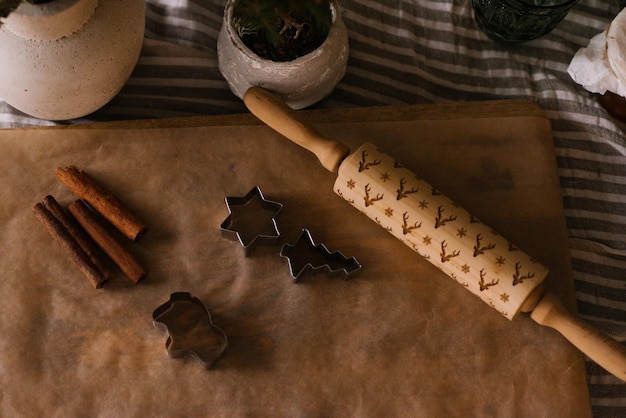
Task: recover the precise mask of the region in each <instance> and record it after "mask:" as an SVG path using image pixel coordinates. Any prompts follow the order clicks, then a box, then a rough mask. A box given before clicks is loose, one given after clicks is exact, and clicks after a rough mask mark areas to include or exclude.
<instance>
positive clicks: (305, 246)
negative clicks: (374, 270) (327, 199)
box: [280, 228, 361, 282]
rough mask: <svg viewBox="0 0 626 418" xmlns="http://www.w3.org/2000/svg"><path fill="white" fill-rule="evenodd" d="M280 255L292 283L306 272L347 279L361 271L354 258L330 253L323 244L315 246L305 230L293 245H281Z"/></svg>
mask: <svg viewBox="0 0 626 418" xmlns="http://www.w3.org/2000/svg"><path fill="white" fill-rule="evenodd" d="M280 255H281V256H282V257H284V258H286V259H287V260H288V262H289V272H290V273H291V277H292V278H293V279H294V282H297V281H298V280H300V278H301V277H302V275H304V274H305V273H307V272H314V273H315V272H324V273H326V274H327V275H329V276H335V275H338V276H341V277H343V278H344V279H349V278H352V277H354V276H356V274H357V273H358V272H359V271H360V270H361V264H360V263H359V262H358V261H357V259H356V258H354V257H350V258H347V257H345V256H344V255H343V254H342V253H341V252H339V251H334V252H330V251H329V250H328V248H327V247H326V246H325V245H324V244H316V243H315V242H314V241H313V237H312V236H311V232H310V231H309V230H308V229H306V228H305V229H302V232H301V233H300V236H299V237H298V239H297V240H296V241H295V243H293V244H285V245H283V248H282V250H281V251H280Z"/></svg>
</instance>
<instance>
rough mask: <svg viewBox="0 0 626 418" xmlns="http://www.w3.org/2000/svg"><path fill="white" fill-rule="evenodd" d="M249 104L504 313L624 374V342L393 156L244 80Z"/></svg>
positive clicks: (349, 195) (346, 190)
mask: <svg viewBox="0 0 626 418" xmlns="http://www.w3.org/2000/svg"><path fill="white" fill-rule="evenodd" d="M243 100H244V103H245V104H246V106H247V107H248V109H249V110H250V111H251V112H252V113H253V114H254V115H255V116H257V117H258V118H259V119H260V120H262V121H263V122H265V123H266V124H267V125H268V126H270V127H271V128H273V129H274V130H276V131H277V132H279V133H280V134H282V135H284V136H285V137H287V138H288V139H290V140H291V141H293V142H295V143H296V144H298V145H300V146H302V147H304V148H306V149H308V150H309V151H311V152H313V153H314V154H315V155H316V156H317V158H318V159H319V160H320V162H321V163H322V165H323V166H324V167H325V168H326V169H328V170H329V171H331V172H338V176H337V180H336V181H335V185H334V190H335V192H336V193H337V194H338V195H339V196H341V197H343V198H344V199H345V200H347V201H348V202H349V203H350V204H352V205H353V206H354V207H356V208H357V209H358V210H359V211H361V212H362V213H364V214H365V215H367V216H368V217H369V218H370V219H372V220H374V221H375V222H376V223H378V224H379V225H380V226H381V227H383V228H384V229H386V230H387V231H389V232H390V233H391V234H392V235H394V236H395V237H396V238H398V239H400V240H401V241H402V242H404V243H405V244H406V245H408V246H409V247H410V248H411V249H413V251H415V252H416V253H418V254H420V255H422V256H423V257H424V258H426V259H427V260H428V261H430V262H431V263H432V264H433V265H435V266H436V267H437V268H439V269H440V270H441V271H443V272H444V273H446V274H447V275H448V276H450V277H451V278H452V279H454V280H455V281H457V282H458V283H460V284H461V285H462V286H464V287H465V288H467V289H468V290H469V291H470V292H472V293H473V294H474V295H476V296H478V297H479V298H481V299H482V300H483V301H484V302H486V303H487V304H489V305H490V306H491V307H492V308H494V309H495V310H497V311H498V312H500V313H501V314H502V315H504V316H505V317H507V318H509V319H513V318H515V316H516V315H517V314H518V313H519V312H531V314H530V317H531V318H532V319H533V320H534V321H536V322H537V323H539V324H542V325H545V326H549V327H551V328H554V329H556V330H557V331H559V332H560V333H561V334H563V336H565V338H567V339H568V340H569V341H570V342H571V343H572V344H573V345H575V346H576V347H577V348H578V349H579V350H581V351H582V352H583V353H585V354H586V355H587V356H588V357H589V358H591V359H592V360H594V361H595V362H596V363H598V364H599V365H601V366H602V367H604V368H605V369H606V370H607V371H609V372H611V373H612V374H614V375H615V376H617V377H618V378H620V379H622V380H624V381H626V347H624V346H622V345H621V344H620V343H619V342H618V341H616V340H614V339H612V338H611V337H609V336H608V335H606V334H604V333H602V332H600V331H599V330H597V329H596V328H594V327H592V326H591V325H589V324H587V323H586V322H584V321H582V320H580V319H578V318H577V317H574V316H573V315H571V314H570V313H569V312H568V311H567V310H566V309H565V308H564V307H563V306H562V305H561V303H560V302H559V301H558V299H557V298H556V297H555V296H553V295H552V294H549V293H545V292H544V291H543V288H542V285H541V283H542V281H543V280H544V279H545V277H546V275H547V274H548V270H547V269H546V268H545V267H544V266H542V265H541V264H540V263H539V262H537V261H536V260H533V258H532V257H530V256H528V255H527V254H525V253H524V252H523V251H521V250H519V249H518V248H517V247H515V246H514V245H513V244H511V243H510V242H509V241H507V240H506V239H505V238H503V237H502V236H500V235H498V234H497V233H495V232H494V231H493V230H492V229H491V228H489V227H488V226H487V225H485V224H483V223H481V222H480V221H479V220H478V219H476V218H475V217H473V216H472V215H471V214H469V213H468V212H467V211H465V210H464V209H462V208H461V207H459V206H458V205H457V204H455V203H454V202H453V201H452V200H450V199H448V198H447V197H445V196H443V195H442V194H441V193H439V192H438V191H437V190H435V189H434V188H433V187H431V186H430V185H429V184H428V183H426V182H425V181H424V180H422V179H421V178H419V177H418V176H416V175H415V174H413V173H412V172H410V171H409V170H408V169H406V168H404V167H403V166H402V165H401V164H399V163H398V162H397V161H396V160H394V159H393V158H391V157H390V156H388V155H386V154H385V153H383V152H382V151H380V150H379V149H378V148H377V147H376V146H374V145H372V144H369V143H366V144H363V145H362V146H361V147H360V148H359V149H358V150H357V151H355V152H354V153H353V154H352V155H350V150H349V148H348V147H347V146H346V145H344V144H342V143H340V142H338V141H335V140H332V139H329V138H326V137H324V136H323V135H322V134H321V133H319V132H318V131H317V130H316V129H315V128H313V127H312V126H310V125H308V124H307V123H305V122H304V121H302V119H301V118H300V117H299V116H298V115H297V113H296V112H295V111H293V110H292V109H291V108H289V107H288V106H287V105H285V104H284V103H283V102H281V101H280V100H279V99H278V98H276V97H275V96H274V95H273V94H272V93H270V92H268V91H266V90H264V89H261V88H258V87H252V88H250V89H249V90H248V91H247V92H246V94H245V95H244V97H243Z"/></svg>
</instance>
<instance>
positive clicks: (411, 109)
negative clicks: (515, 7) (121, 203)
mask: <svg viewBox="0 0 626 418" xmlns="http://www.w3.org/2000/svg"><path fill="white" fill-rule="evenodd" d="M300 112H301V114H302V115H303V117H304V118H305V119H306V120H307V121H308V122H310V123H334V122H342V123H352V122H355V123H356V122H359V123H360V122H363V121H364V120H367V121H373V122H384V121H414V120H446V119H463V118H493V117H539V118H545V114H544V112H543V109H542V108H541V107H540V106H539V105H538V104H537V103H535V102H533V101H530V100H525V99H510V100H488V101H476V102H471V101H464V102H447V103H436V104H417V105H389V106H367V107H345V108H333V109H312V110H302V111H300ZM259 124H261V122H260V121H259V120H258V119H257V118H256V117H254V116H253V115H252V114H250V113H237V114H229V115H210V116H189V117H177V118H162V119H137V120H124V121H114V122H93V123H86V124H74V125H56V126H41V127H33V128H25V129H44V130H45V129H159V128H194V127H203V126H237V125H239V126H249V125H259ZM9 129H13V128H9ZM23 129H24V128H23Z"/></svg>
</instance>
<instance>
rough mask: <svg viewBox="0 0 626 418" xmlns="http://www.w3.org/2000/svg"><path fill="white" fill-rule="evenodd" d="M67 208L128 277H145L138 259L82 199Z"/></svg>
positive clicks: (133, 278)
mask: <svg viewBox="0 0 626 418" xmlns="http://www.w3.org/2000/svg"><path fill="white" fill-rule="evenodd" d="M68 209H69V211H70V213H71V214H72V215H73V216H74V218H76V220H77V221H78V223H79V224H80V225H81V226H82V227H83V229H84V230H85V231H86V232H87V234H89V236H90V237H91V238H92V239H93V240H94V241H95V242H96V243H97V244H98V246H100V248H102V250H103V251H104V252H105V253H106V254H107V255H108V256H109V257H111V260H113V262H114V263H115V264H116V265H117V266H118V267H119V268H120V270H122V272H123V273H124V274H125V275H126V276H128V278H129V279H131V280H132V281H133V282H135V283H138V282H139V281H140V280H141V279H143V278H144V277H145V275H146V274H147V272H146V270H145V269H144V268H143V266H142V265H141V264H140V263H139V261H137V259H136V258H135V257H134V256H133V255H132V253H131V252H130V251H128V250H127V249H126V248H125V247H124V246H123V245H122V244H121V243H120V241H119V240H118V239H117V238H115V237H114V236H113V235H112V234H111V233H110V232H109V231H108V230H107V224H106V222H105V221H104V220H103V219H102V218H100V217H99V216H98V214H97V213H95V212H94V211H93V210H91V209H90V208H89V207H88V206H87V204H86V203H85V202H84V201H82V200H80V199H79V200H76V201H75V202H73V203H72V204H71V205H70V206H69V208H68Z"/></svg>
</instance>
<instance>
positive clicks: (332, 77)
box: [217, 0, 348, 109]
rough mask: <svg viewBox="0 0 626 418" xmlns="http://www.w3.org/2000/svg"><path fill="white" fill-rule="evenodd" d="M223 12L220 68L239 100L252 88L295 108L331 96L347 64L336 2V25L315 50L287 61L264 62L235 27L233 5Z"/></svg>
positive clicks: (345, 38) (345, 36)
mask: <svg viewBox="0 0 626 418" xmlns="http://www.w3.org/2000/svg"><path fill="white" fill-rule="evenodd" d="M236 1H237V0H229V1H228V2H227V4H226V8H225V9H224V21H223V23H222V29H221V31H220V34H219V38H218V43H217V53H218V62H219V69H220V72H221V73H222V75H223V76H224V78H225V79H226V81H227V82H228V85H229V87H230V89H231V91H232V92H233V93H234V94H235V95H236V96H237V97H239V98H241V97H243V94H244V93H245V92H246V90H248V88H250V87H251V86H258V87H263V88H265V89H267V90H270V91H272V92H273V93H275V94H277V95H278V96H280V97H281V99H283V100H284V101H285V102H286V103H287V104H289V105H290V106H291V107H292V108H294V109H301V108H304V107H307V106H310V105H312V104H313V103H316V102H318V101H320V100H322V99H323V98H324V97H326V96H328V95H329V94H330V93H331V92H332V91H333V89H334V88H335V86H336V85H337V83H339V80H341V78H342V77H343V75H344V74H345V70H346V65H347V62H348V34H347V30H346V26H345V25H344V23H343V20H342V19H341V13H340V10H339V6H338V4H337V2H336V1H332V2H331V11H332V16H333V24H332V26H331V29H330V32H329V34H328V37H327V38H326V40H325V41H324V43H323V44H322V45H321V46H320V47H319V48H317V49H316V50H314V51H312V52H310V53H308V54H306V55H304V56H302V57H299V58H296V59H294V60H292V61H287V62H276V61H271V60H268V59H264V58H261V57H259V56H258V55H256V54H255V53H254V52H253V51H252V50H250V49H249V48H248V47H247V46H246V45H245V44H244V43H243V42H242V41H241V39H240V38H239V35H237V32H236V30H235V29H234V28H233V25H232V24H231V22H232V17H233V16H232V13H233V4H234V3H235V2H236Z"/></svg>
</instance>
